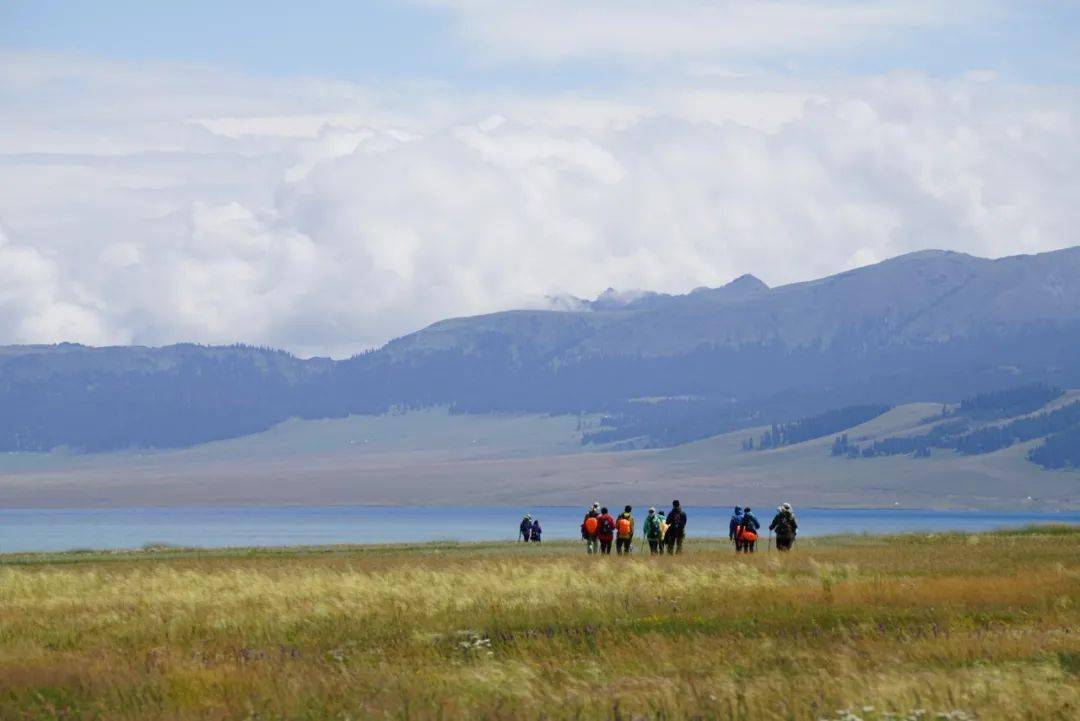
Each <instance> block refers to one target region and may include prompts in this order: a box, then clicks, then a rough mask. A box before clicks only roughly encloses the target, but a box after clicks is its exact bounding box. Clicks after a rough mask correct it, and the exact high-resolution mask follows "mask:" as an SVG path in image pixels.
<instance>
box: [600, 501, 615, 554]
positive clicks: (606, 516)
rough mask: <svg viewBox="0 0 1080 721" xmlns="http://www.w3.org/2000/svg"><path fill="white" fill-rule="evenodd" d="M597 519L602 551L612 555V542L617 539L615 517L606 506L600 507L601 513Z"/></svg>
mask: <svg viewBox="0 0 1080 721" xmlns="http://www.w3.org/2000/svg"><path fill="white" fill-rule="evenodd" d="M596 521H597V530H596V538H597V540H599V541H600V553H602V554H604V555H605V556H610V555H611V544H612V543H613V542H614V541H615V519H614V518H612V516H611V514H610V513H608V509H607V507H606V506H605V507H604V508H601V509H600V515H599V516H597V518H596Z"/></svg>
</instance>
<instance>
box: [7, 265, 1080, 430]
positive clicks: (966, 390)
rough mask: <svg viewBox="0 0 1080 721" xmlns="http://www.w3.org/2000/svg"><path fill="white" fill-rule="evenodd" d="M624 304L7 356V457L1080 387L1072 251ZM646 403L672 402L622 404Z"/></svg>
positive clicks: (664, 418) (652, 424) (752, 284)
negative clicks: (427, 418) (275, 431)
mask: <svg viewBox="0 0 1080 721" xmlns="http://www.w3.org/2000/svg"><path fill="white" fill-rule="evenodd" d="M616 295H618V294H615V293H613V294H611V295H609V297H608V298H607V299H604V294H601V296H600V297H599V298H598V299H597V300H595V301H582V303H588V305H584V306H581V307H579V308H578V309H576V310H529V309H516V310H508V311H501V312H498V313H490V314H486V315H480V316H470V317H461V318H448V319H445V320H442V321H439V322H436V323H433V324H431V325H429V326H427V327H425V328H422V329H420V330H418V331H416V332H414V333H410V334H408V335H405V336H402V337H400V338H396V339H394V340H391V341H390V342H388V343H387V344H386V345H384V346H383V347H382V348H379V349H377V350H373V351H371V352H368V353H364V354H361V355H358V356H354V357H351V358H348V359H345V360H340V361H335V360H330V359H324V358H312V359H301V358H297V357H295V356H293V355H291V354H288V353H286V352H284V351H278V350H274V349H267V348H257V347H252V346H243V345H235V346H199V345H194V344H176V345H171V346H164V347H161V348H153V347H145V346H113V347H106V348H90V347H87V346H79V345H75V344H62V345H57V346H6V347H0V450H48V449H49V448H53V447H56V446H65V445H66V446H70V447H73V448H80V449H84V450H102V449H111V448H124V447H176V446H184V445H191V444H196V443H201V442H205V441H207V440H216V439H221V438H230V437H235V436H237V435H242V434H244V433H252V432H256V431H259V430H263V429H265V428H268V427H270V426H272V425H274V424H276V423H279V422H281V421H283V420H285V419H286V418H291V417H298V418H332V417H341V416H346V415H350V414H378V413H384V412H386V411H388V410H392V409H400V408H427V407H434V406H446V407H449V408H451V409H452V411H453V412H455V413H507V412H509V413H514V412H527V413H570V414H572V413H582V412H588V413H605V414H608V415H609V416H610V417H611V418H612V419H613V421H612V422H613V424H614V425H615V426H616V427H618V426H619V424H625V427H626V429H627V430H626V433H630V432H631V430H630V429H635V430H634V432H637V431H638V430H641V428H645V429H650V428H651V429H654V430H652V431H648V430H647V431H646V434H647V435H649V434H652V435H651V436H650V437H651V438H652V441H651V442H654V443H677V442H682V441H685V440H693V439H695V438H700V437H706V436H707V435H708V434H710V433H720V432H726V431H729V430H734V429H736V428H739V427H746V426H750V425H757V424H760V423H762V422H766V423H768V422H783V421H787V420H790V419H792V418H795V417H798V416H800V415H807V414H812V413H815V412H820V411H823V410H826V409H828V408H836V407H840V406H844V405H856V404H862V403H887V404H897V403H906V402H913V401H918V400H925V399H927V398H942V399H944V400H957V399H959V398H960V397H962V396H965V395H971V394H973V393H977V392H980V391H984V390H989V389H994V388H1002V387H1005V386H1008V385H1015V384H1022V383H1026V382H1045V383H1048V384H1052V385H1058V386H1061V387H1077V386H1080V247H1074V248H1068V249H1065V250H1060V251H1053V252H1050V253H1042V254H1036V255H1023V256H1010V257H1006V258H999V259H986V258H978V257H975V256H971V255H967V254H963V253H956V252H952V251H921V252H917V253H909V254H906V255H903V256H898V257H896V258H892V259H889V260H886V261H883V262H881V263H877V264H874V265H870V266H864V267H861V268H856V269H852V270H848V271H844V272H842V273H837V274H834V275H831V276H827V277H824V278H819V279H816V280H811V281H803V282H799V283H792V284H788V285H782V286H777V287H774V288H769V287H768V286H767V285H765V284H764V283H763V282H761V281H760V280H758V279H757V278H756V277H754V276H752V275H749V274H746V275H742V276H739V277H738V278H736V279H734V280H733V281H731V282H730V283H728V284H726V285H723V286H720V287H719V288H712V289H696V290H694V291H691V292H690V293H686V294H683V295H666V294H658V293H651V294H639V293H634V294H633V295H632V297H630V296H622V297H619V302H618V303H617V304H615V305H612V303H613V302H614V300H615V296H616ZM643 397H648V398H661V399H684V400H665V401H663V402H661V403H659V404H648V406H649V407H645V405H646V404H640V403H639V404H634V403H632V402H631V401H632V399H635V398H643ZM685 399H694V400H692V401H688V400H685ZM664 429H666V430H664ZM671 429H675V431H676V432H672V431H671Z"/></svg>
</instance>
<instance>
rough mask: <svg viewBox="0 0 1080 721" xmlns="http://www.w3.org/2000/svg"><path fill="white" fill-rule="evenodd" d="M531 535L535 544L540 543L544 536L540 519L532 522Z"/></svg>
mask: <svg viewBox="0 0 1080 721" xmlns="http://www.w3.org/2000/svg"><path fill="white" fill-rule="evenodd" d="M530 530H531V534H530V536H529V538H530V540H531V541H532V542H533V543H540V536H542V535H543V533H544V529H543V528H541V527H540V519H539V518H534V519H533V522H532V528H531V529H530Z"/></svg>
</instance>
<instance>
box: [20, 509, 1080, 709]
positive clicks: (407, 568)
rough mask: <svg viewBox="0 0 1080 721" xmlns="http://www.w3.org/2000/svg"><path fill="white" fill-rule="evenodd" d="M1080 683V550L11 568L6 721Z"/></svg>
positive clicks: (1031, 539) (31, 560)
mask: <svg viewBox="0 0 1080 721" xmlns="http://www.w3.org/2000/svg"><path fill="white" fill-rule="evenodd" d="M1078 674H1080V530H1078V529H1075V528H1043V529H1037V530H1036V529H1031V530H1028V531H1025V532H1016V533H998V534H986V535H972V536H965V535H947V536H937V537H928V536H900V537H895V538H887V539H884V538H869V537H837V538H825V539H814V540H810V541H807V542H805V543H804V542H800V544H799V545H798V546H797V548H796V550H795V551H794V552H793V553H791V554H789V555H787V556H781V555H779V554H776V553H775V552H774V553H765V552H762V553H758V554H757V555H755V556H753V557H736V556H735V555H734V554H733V553H731V552H730V550H729V549H728V548H727V546H726V545H725V544H721V543H719V542H710V541H698V542H693V543H690V544H689V546H688V548H687V551H686V553H684V554H683V555H682V556H681V557H676V558H649V557H640V556H639V557H631V558H618V557H611V558H595V557H586V556H584V555H583V554H582V553H581V549H580V548H579V546H578V545H577V544H569V543H567V544H552V545H545V546H544V547H543V548H542V549H541V548H536V547H524V546H523V545H511V544H476V545H464V546H449V545H425V546H414V547H381V548H380V547H368V548H339V547H335V548H316V549H280V550H269V549H267V550H230V551H218V552H210V551H202V552H200V551H187V550H177V549H163V550H158V551H152V550H151V551H141V552H132V553H81V554H55V555H8V556H0V718H4V719H9V718H11V719H39V718H42V719H44V718H62V719H83V718H88V719H90V718H92V719H366V718H391V719H429V718H430V719H590V720H592V719H626V720H627V721H629V720H630V719H681V718H700V719H713V718H717V719H820V718H829V719H833V718H844V717H845V714H844V713H840V710H842V709H851V710H852V711H853V714H854V716H857V717H860V718H863V719H878V718H891V717H892V716H889V714H896V716H895V717H897V718H924V719H926V718H934V717H935V715H936V714H938V713H941V714H946V713H948V714H952V716H951V718H954V719H961V718H965V717H976V718H979V719H1074V718H1077V715H1078V713H1080V676H1078ZM864 707H865V708H866V709H869V708H870V707H873V710H864Z"/></svg>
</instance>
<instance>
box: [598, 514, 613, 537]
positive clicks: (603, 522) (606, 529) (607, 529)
mask: <svg viewBox="0 0 1080 721" xmlns="http://www.w3.org/2000/svg"><path fill="white" fill-rule="evenodd" d="M614 530H615V528H614V527H613V526H612V525H611V518H609V517H607V516H601V517H600V534H601V535H603V536H610V535H611V533H612V531H614Z"/></svg>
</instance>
